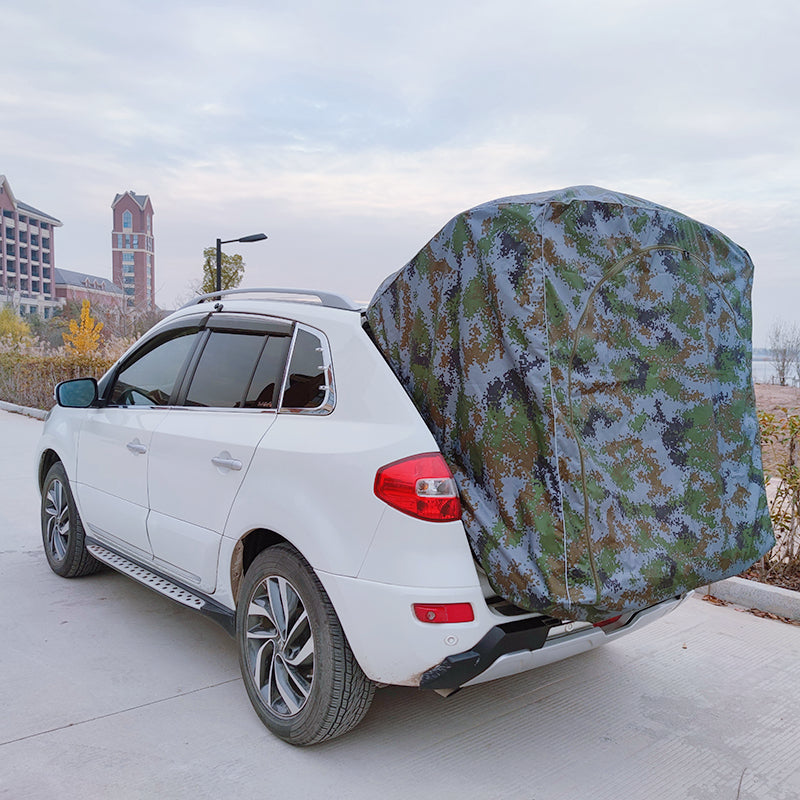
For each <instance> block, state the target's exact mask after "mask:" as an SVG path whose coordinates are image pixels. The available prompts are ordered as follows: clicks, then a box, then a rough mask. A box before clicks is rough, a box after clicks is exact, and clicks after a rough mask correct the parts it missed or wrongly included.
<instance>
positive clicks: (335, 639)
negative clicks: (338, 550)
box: [236, 544, 375, 745]
mask: <svg viewBox="0 0 800 800" xmlns="http://www.w3.org/2000/svg"><path fill="white" fill-rule="evenodd" d="M236 639H237V643H238V649H239V666H240V667H241V670H242V678H243V679H244V685H245V688H246V689H247V694H248V696H249V697H250V702H251V703H252V704H253V707H254V708H255V710H256V713H257V714H258V716H259V717H260V718H261V721H262V722H263V723H264V725H266V726H267V728H269V730H270V731H272V733H274V734H275V735H276V736H279V737H280V738H281V739H283V740H284V741H287V742H289V743H290V744H294V745H310V744H317V743H319V742H323V741H325V740H326V739H333V738H334V737H335V736H341V735H342V734H343V733H346V732H347V731H349V730H351V729H352V728H354V727H355V726H356V725H357V724H358V723H359V722H361V720H362V719H363V718H364V715H365V714H366V713H367V710H368V709H369V706H370V703H371V702H372V697H373V695H374V693H375V684H374V683H373V682H372V681H371V680H369V678H367V676H366V675H364V673H363V672H362V671H361V667H359V665H358V663H357V662H356V659H355V656H354V655H353V652H352V650H351V649H350V645H349V644H348V643H347V639H346V638H345V635H344V631H343V630H342V626H341V624H340V623H339V619H338V617H337V616H336V612H335V611H334V609H333V605H332V604H331V601H330V598H329V597H328V595H327V594H326V592H325V589H324V588H323V586H322V584H321V583H320V582H319V579H318V578H317V576H316V575H315V574H314V571H313V570H312V569H311V567H310V566H309V564H308V562H306V560H305V559H304V558H303V557H302V556H301V555H300V554H299V553H298V552H297V550H295V549H294V548H293V547H291V545H288V544H279V545H275V546H274V547H270V548H268V549H266V550H264V551H263V552H262V553H260V554H259V555H258V556H257V557H256V558H255V559H254V561H253V563H252V564H251V565H250V568H249V569H248V570H247V574H246V575H245V577H244V581H243V582H242V588H241V591H240V593H239V604H238V608H237V610H236Z"/></svg>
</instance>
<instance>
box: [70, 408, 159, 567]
mask: <svg viewBox="0 0 800 800" xmlns="http://www.w3.org/2000/svg"><path fill="white" fill-rule="evenodd" d="M168 413H169V412H168V411H166V410H163V409H160V408H150V407H141V408H137V407H135V406H133V407H130V408H92V409H88V410H87V412H86V419H85V421H84V423H83V425H82V427H81V431H80V443H79V446H78V447H79V450H78V456H79V458H78V466H77V470H76V472H75V476H74V481H75V493H76V494H77V496H78V499H79V501H80V508H81V513H82V514H83V515H84V517H83V518H84V520H85V523H86V524H87V525H88V526H89V527H90V528H91V530H92V531H93V532H94V533H95V534H96V535H97V536H98V537H101V538H103V539H104V540H109V539H108V536H107V534H110V535H111V536H112V537H113V540H117V541H119V540H121V541H123V542H125V543H127V544H129V545H131V546H133V547H135V548H136V549H137V550H138V551H140V552H143V553H150V554H152V548H151V546H150V542H149V540H148V538H147V514H148V508H149V505H148V493H147V468H148V451H149V448H150V441H151V439H152V436H153V431H154V430H155V429H156V428H157V427H158V425H159V424H160V423H161V422H162V421H163V420H164V418H165V417H166V415H167V414H168ZM133 447H135V448H138V449H140V450H142V452H132V450H131V448H133ZM111 541H112V540H109V542H110V543H111Z"/></svg>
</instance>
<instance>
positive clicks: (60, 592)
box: [0, 412, 800, 800]
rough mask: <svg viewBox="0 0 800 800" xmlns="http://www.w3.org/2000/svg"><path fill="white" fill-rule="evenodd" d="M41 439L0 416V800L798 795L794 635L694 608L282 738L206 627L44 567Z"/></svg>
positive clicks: (153, 599) (798, 649) (117, 586)
mask: <svg viewBox="0 0 800 800" xmlns="http://www.w3.org/2000/svg"><path fill="white" fill-rule="evenodd" d="M40 429H41V423H40V422H37V421H33V420H29V419H26V418H24V417H20V416H16V415H13V414H8V413H6V412H0V442H2V447H0V535H1V536H2V540H0V677H1V678H2V680H0V798H3V800H6V799H7V800H25V799H26V798H36V799H37V800H38V798H53V797H56V798H58V799H59V800H70V798H83V799H88V800H93V799H94V798H104V799H105V798H112V799H114V800H116V798H126V799H127V798H165V799H168V800H172V799H173V798H200V799H202V798H215V799H216V798H241V799H242V800H244V799H246V798H277V797H283V798H298V799H299V798H303V799H304V798H317V797H324V798H358V797H364V798H375V797H379V798H381V800H390V799H391V798H437V799H438V800H441V799H442V798H527V799H530V800H534V799H535V800H560V799H561V798H564V800H576V798H581V799H583V798H585V799H586V800H603V799H604V798H609V799H613V800H639V799H640V798H658V800H671V799H672V798H675V800H687V798H696V800H717V799H719V800H723V798H724V800H734V798H736V797H737V796H738V797H739V798H741V800H756V799H757V800H795V799H796V798H798V797H800V761H799V760H798V758H797V753H798V744H800V743H799V742H798V737H799V736H800V725H798V719H800V699H798V698H800V692H798V674H800V628H798V627H792V626H789V625H784V624H782V623H779V622H773V621H771V620H764V619H758V618H756V617H753V616H750V615H748V614H744V613H741V612H737V611H735V610H733V609H730V608H718V607H715V606H712V605H710V604H708V603H705V602H702V601H700V600H697V599H691V600H689V601H688V602H687V603H684V605H683V606H682V607H681V608H680V609H679V610H678V611H677V612H676V613H674V614H672V615H670V616H668V617H667V618H665V619H663V620H661V621H659V622H656V623H655V624H653V625H651V626H650V627H649V628H647V629H645V630H643V631H641V632H639V633H638V634H635V635H633V636H630V637H628V638H627V639H625V640H623V641H620V642H615V643H612V644H609V645H608V646H607V647H605V648H601V649H600V650H598V651H595V652H591V653H587V654H585V655H583V656H578V657H577V658H574V659H572V660H570V661H566V662H563V663H561V664H554V665H551V666H549V667H545V668H543V669H540V670H538V671H536V672H533V673H529V674H527V675H522V676H516V677H513V678H509V679H506V680H503V681H498V682H495V683H494V684H489V685H483V686H479V687H475V688H472V689H465V690H464V691H462V692H460V693H459V694H457V695H455V696H454V697H452V698H450V699H448V700H444V699H442V698H440V697H438V696H437V695H435V694H429V693H425V692H419V691H416V690H413V689H407V688H388V689H383V690H381V691H379V692H378V694H377V696H376V700H375V703H374V705H373V707H372V709H371V711H370V712H369V714H368V715H367V718H366V720H365V721H364V722H363V723H362V724H361V726H360V727H359V728H357V729H356V730H355V731H354V732H353V733H351V734H349V735H348V736H346V737H344V738H342V739H339V740H335V741H333V742H330V743H328V744H325V745H322V746H319V747H316V748H310V749H295V748H292V747H290V746H288V745H285V744H283V743H282V742H280V741H278V740H276V739H274V738H272V737H271V736H270V735H269V734H268V733H267V731H266V730H265V729H264V728H263V727H262V726H261V724H260V723H259V721H258V719H257V718H256V716H255V714H254V713H253V712H252V711H251V709H250V705H249V703H248V701H247V697H246V695H245V692H244V689H243V688H242V685H241V682H240V680H239V677H238V666H237V662H236V654H235V650H234V646H233V641H232V640H231V639H229V638H228V637H227V635H226V634H225V633H224V632H223V631H222V630H221V629H219V628H217V627H216V626H215V625H214V623H212V622H210V621H209V620H207V619H205V618H203V617H200V616H197V615H195V614H193V613H192V612H190V611H188V610H184V609H183V608H182V607H180V606H177V605H174V604H172V603H171V602H170V601H168V600H166V599H164V598H162V597H160V596H159V595H157V594H155V593H153V592H151V591H149V590H148V589H145V588H143V587H140V586H138V585H135V584H134V583H132V582H131V581H130V580H128V579H126V578H123V577H122V576H120V575H117V574H116V573H112V572H104V573H101V574H98V575H94V576H91V577H88V578H83V579H79V580H73V581H66V580H63V579H60V578H58V577H56V576H55V575H54V574H52V573H51V572H50V570H49V569H48V567H47V564H46V562H45V559H44V556H43V554H42V552H41V548H40V544H39V532H38V497H37V493H36V490H35V487H34V482H33V466H32V464H31V458H30V454H31V453H32V450H33V447H34V443H35V441H36V438H37V436H38V433H39V431H40ZM740 781H741V791H740V793H739V794H738V795H737V791H738V790H739V785H740Z"/></svg>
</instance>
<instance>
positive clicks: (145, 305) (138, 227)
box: [111, 190, 156, 310]
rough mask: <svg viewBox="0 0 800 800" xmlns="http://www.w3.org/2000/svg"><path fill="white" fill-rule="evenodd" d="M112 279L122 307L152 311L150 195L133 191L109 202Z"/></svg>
mask: <svg viewBox="0 0 800 800" xmlns="http://www.w3.org/2000/svg"><path fill="white" fill-rule="evenodd" d="M111 208H112V211H113V220H114V221H113V230H112V232H111V253H112V256H111V257H112V273H111V274H112V280H113V281H114V283H115V284H117V286H121V287H122V291H123V292H124V295H125V307H126V308H138V309H147V310H152V309H154V308H155V307H156V305H155V268H156V264H155V240H154V237H153V204H152V203H151V202H150V196H149V195H146V194H136V192H134V191H133V190H131V191H127V192H125V193H124V194H118V195H117V196H116V197H115V198H114V202H113V203H112V204H111Z"/></svg>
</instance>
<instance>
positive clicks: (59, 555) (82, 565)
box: [41, 461, 102, 578]
mask: <svg viewBox="0 0 800 800" xmlns="http://www.w3.org/2000/svg"><path fill="white" fill-rule="evenodd" d="M41 519H42V544H43V545H44V553H45V555H46V556H47V563H48V564H49V565H50V569H52V570H53V572H55V573H56V575H60V576H61V577H62V578H79V577H81V576H82V575H89V574H91V573H92V572H97V570H98V569H100V567H101V566H102V564H100V562H99V561H97V560H95V559H94V558H93V557H92V554H91V553H90V552H89V551H88V550H87V549H86V544H85V535H84V532H83V524H82V523H81V518H80V517H79V516H78V509H77V507H76V506H75V498H74V497H73V496H72V491H71V490H70V488H69V479H68V478H67V473H66V472H65V471H64V467H63V466H62V464H61V462H60V461H57V462H56V463H55V464H53V466H52V467H50V470H49V471H48V473H47V476H46V477H45V479H44V485H43V486H42V513H41Z"/></svg>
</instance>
